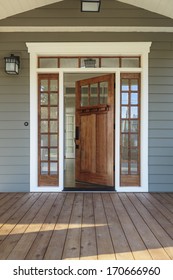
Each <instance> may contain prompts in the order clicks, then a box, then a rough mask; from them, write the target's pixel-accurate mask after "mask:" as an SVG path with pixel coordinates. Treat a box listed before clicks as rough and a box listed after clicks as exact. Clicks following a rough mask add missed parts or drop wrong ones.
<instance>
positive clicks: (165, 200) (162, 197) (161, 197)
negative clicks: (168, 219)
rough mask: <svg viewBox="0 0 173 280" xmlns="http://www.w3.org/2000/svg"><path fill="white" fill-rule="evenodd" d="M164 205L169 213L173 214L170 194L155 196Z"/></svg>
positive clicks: (172, 201)
mask: <svg viewBox="0 0 173 280" xmlns="http://www.w3.org/2000/svg"><path fill="white" fill-rule="evenodd" d="M153 196H154V198H156V199H157V200H158V201H159V202H160V203H161V204H162V205H164V206H165V207H166V208H167V209H168V210H169V211H171V212H172V213H173V199H172V197H170V195H168V194H158V193H156V194H153Z"/></svg>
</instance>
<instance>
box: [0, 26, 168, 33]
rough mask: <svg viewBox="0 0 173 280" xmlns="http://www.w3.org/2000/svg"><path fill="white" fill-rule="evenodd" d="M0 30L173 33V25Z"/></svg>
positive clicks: (11, 28) (13, 28)
mask: <svg viewBox="0 0 173 280" xmlns="http://www.w3.org/2000/svg"><path fill="white" fill-rule="evenodd" d="M0 32H26V33H27V32H70V33H72V32H149V33H173V27H164V26H163V27H161V26H159V27H156V26H155V27H153V26H0Z"/></svg>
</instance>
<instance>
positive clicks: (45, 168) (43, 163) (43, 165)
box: [41, 162, 48, 175]
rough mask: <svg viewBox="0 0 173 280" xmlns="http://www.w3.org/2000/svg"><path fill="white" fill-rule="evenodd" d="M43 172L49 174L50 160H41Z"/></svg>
mask: <svg viewBox="0 0 173 280" xmlns="http://www.w3.org/2000/svg"><path fill="white" fill-rule="evenodd" d="M41 174H42V175H47V174H48V162H41Z"/></svg>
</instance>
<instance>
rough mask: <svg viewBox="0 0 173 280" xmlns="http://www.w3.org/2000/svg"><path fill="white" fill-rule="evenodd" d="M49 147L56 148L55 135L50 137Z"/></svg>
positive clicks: (56, 137) (56, 138)
mask: <svg viewBox="0 0 173 280" xmlns="http://www.w3.org/2000/svg"><path fill="white" fill-rule="evenodd" d="M50 146H55V147H56V146H58V136H57V134H55V135H50Z"/></svg>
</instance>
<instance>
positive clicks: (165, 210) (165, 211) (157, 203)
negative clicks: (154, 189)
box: [144, 193, 173, 224]
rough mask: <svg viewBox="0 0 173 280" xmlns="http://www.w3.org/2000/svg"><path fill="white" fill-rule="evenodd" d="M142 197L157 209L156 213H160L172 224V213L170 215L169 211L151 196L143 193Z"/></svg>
mask: <svg viewBox="0 0 173 280" xmlns="http://www.w3.org/2000/svg"><path fill="white" fill-rule="evenodd" d="M144 195H145V197H146V198H147V199H148V200H149V201H150V202H151V203H152V204H153V205H154V206H155V207H156V208H157V209H158V211H160V212H161V213H162V214H163V215H164V216H165V217H166V218H167V219H168V220H169V221H170V222H171V223H172V224H173V213H171V211H169V210H168V209H167V208H166V207H165V206H164V205H163V204H162V203H160V202H159V201H158V200H157V199H156V198H155V197H154V196H153V195H152V194H150V193H144Z"/></svg>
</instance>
